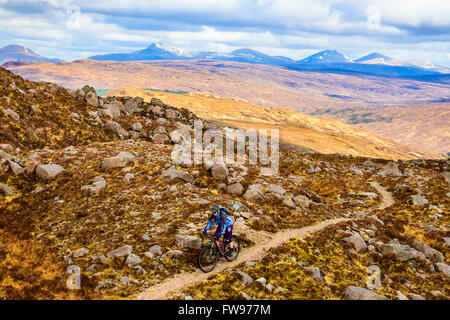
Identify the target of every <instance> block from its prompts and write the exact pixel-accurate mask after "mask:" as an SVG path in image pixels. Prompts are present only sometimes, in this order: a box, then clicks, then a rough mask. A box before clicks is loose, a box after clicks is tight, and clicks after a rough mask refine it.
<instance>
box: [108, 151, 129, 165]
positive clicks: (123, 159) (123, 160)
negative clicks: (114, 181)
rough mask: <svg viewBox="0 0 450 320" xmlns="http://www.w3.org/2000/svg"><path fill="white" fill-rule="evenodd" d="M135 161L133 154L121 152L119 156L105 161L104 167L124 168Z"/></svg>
mask: <svg viewBox="0 0 450 320" xmlns="http://www.w3.org/2000/svg"><path fill="white" fill-rule="evenodd" d="M133 159H134V156H133V155H132V154H131V153H129V152H125V151H121V152H120V153H119V154H118V155H117V156H114V157H110V158H106V159H103V162H102V166H103V168H106V169H112V168H123V167H126V166H127V165H128V164H129V163H130V162H131V161H132V160H133Z"/></svg>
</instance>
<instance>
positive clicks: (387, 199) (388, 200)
mask: <svg viewBox="0 0 450 320" xmlns="http://www.w3.org/2000/svg"><path fill="white" fill-rule="evenodd" d="M370 185H371V186H372V187H374V188H375V189H376V190H377V191H378V192H379V193H380V194H381V196H382V201H381V205H380V206H379V207H378V210H384V209H386V208H389V207H390V206H392V205H393V204H394V199H393V198H392V193H390V192H389V191H387V190H386V188H385V187H383V186H381V185H380V184H379V183H378V182H377V181H371V182H370Z"/></svg>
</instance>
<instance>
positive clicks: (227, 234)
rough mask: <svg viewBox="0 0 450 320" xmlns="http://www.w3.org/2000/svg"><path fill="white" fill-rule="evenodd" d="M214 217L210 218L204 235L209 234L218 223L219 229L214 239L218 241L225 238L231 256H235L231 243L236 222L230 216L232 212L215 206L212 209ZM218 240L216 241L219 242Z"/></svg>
mask: <svg viewBox="0 0 450 320" xmlns="http://www.w3.org/2000/svg"><path fill="white" fill-rule="evenodd" d="M211 212H212V215H211V217H210V218H209V222H208V225H207V226H206V228H205V230H203V234H205V235H206V234H207V232H208V230H209V229H210V228H211V226H212V224H213V223H214V222H215V223H217V229H216V232H215V233H214V237H215V238H216V239H217V240H218V239H219V238H220V236H222V235H223V236H224V242H225V243H227V244H228V245H229V246H230V248H231V251H230V252H229V254H230V255H233V253H234V248H233V242H232V241H231V240H232V238H233V225H234V220H233V218H232V217H231V216H230V211H229V210H228V209H227V208H224V207H221V206H218V205H214V206H213V207H212V208H211ZM217 240H216V241H217Z"/></svg>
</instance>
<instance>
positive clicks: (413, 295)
mask: <svg viewBox="0 0 450 320" xmlns="http://www.w3.org/2000/svg"><path fill="white" fill-rule="evenodd" d="M409 297H410V298H411V299H413V300H426V299H425V298H424V297H422V296H421V295H420V294H416V293H410V294H409Z"/></svg>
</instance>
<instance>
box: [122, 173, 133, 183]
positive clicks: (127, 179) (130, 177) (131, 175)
mask: <svg viewBox="0 0 450 320" xmlns="http://www.w3.org/2000/svg"><path fill="white" fill-rule="evenodd" d="M133 179H134V174H132V173H130V172H128V173H127V174H126V175H125V177H123V181H125V182H130V181H131V180H133Z"/></svg>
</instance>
